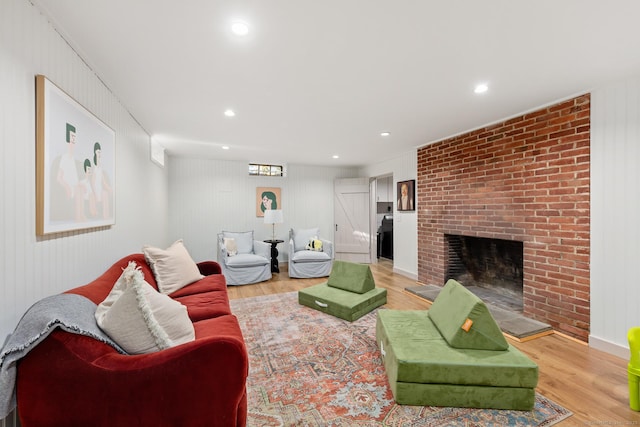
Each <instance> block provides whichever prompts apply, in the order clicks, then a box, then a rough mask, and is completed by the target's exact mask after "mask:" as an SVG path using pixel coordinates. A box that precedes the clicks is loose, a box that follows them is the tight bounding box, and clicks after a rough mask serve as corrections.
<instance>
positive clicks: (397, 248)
mask: <svg viewBox="0 0 640 427" xmlns="http://www.w3.org/2000/svg"><path fill="white" fill-rule="evenodd" d="M361 173H362V175H363V176H369V177H378V176H386V175H393V180H392V181H393V182H392V183H391V187H392V191H393V197H392V198H391V200H392V201H394V203H393V209H394V211H393V271H394V272H396V273H399V274H402V275H404V276H407V277H410V278H413V279H415V280H417V279H418V209H419V208H420V206H416V210H415V211H413V212H398V210H397V209H398V206H397V203H396V202H395V200H397V199H398V195H397V194H396V187H397V183H398V181H406V180H409V179H416V176H417V173H418V153H417V150H410V151H407V152H405V153H402V154H400V155H398V156H397V157H394V158H392V159H385V160H383V161H381V162H379V163H376V164H373V165H369V166H367V167H365V168H362V170H361ZM416 191H418V183H417V181H416ZM415 200H417V197H415Z"/></svg>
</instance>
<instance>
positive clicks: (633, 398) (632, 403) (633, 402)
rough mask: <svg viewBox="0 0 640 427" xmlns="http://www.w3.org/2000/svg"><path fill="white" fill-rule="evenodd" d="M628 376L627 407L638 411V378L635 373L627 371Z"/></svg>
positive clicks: (639, 395) (639, 408)
mask: <svg viewBox="0 0 640 427" xmlns="http://www.w3.org/2000/svg"><path fill="white" fill-rule="evenodd" d="M628 376H629V407H631V409H633V410H634V411H640V390H639V387H638V382H639V380H640V378H638V376H637V375H635V374H632V373H631V372H629V373H628Z"/></svg>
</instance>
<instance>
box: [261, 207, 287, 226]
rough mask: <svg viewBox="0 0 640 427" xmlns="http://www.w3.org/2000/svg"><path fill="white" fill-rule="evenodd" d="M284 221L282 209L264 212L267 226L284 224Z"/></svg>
mask: <svg viewBox="0 0 640 427" xmlns="http://www.w3.org/2000/svg"><path fill="white" fill-rule="evenodd" d="M283 221H284V219H283V217H282V210H281V209H273V210H271V209H270V210H266V211H264V223H265V224H282V222H283Z"/></svg>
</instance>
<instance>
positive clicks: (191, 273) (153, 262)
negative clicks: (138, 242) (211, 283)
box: [142, 239, 204, 295]
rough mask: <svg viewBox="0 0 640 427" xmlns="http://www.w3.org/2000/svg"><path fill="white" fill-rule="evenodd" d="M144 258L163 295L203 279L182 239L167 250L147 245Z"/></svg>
mask: <svg viewBox="0 0 640 427" xmlns="http://www.w3.org/2000/svg"><path fill="white" fill-rule="evenodd" d="M142 251H143V252H144V256H145V258H146V260H147V262H148V263H149V265H150V266H151V269H152V270H153V274H154V275H155V278H156V282H157V283H158V289H160V292H162V293H163V294H167V295H168V294H170V293H173V292H175V291H177V290H178V289H180V288H182V287H184V286H186V285H188V284H190V283H193V282H195V281H197V280H200V279H202V278H203V277H204V276H203V275H202V274H200V270H198V265H197V264H196V263H195V262H194V261H193V259H192V258H191V255H189V252H188V251H187V248H185V247H184V244H183V243H182V239H180V240H177V241H176V242H174V243H173V244H172V245H171V246H169V247H168V248H167V249H160V248H154V247H152V246H149V245H146V246H144V247H143V248H142Z"/></svg>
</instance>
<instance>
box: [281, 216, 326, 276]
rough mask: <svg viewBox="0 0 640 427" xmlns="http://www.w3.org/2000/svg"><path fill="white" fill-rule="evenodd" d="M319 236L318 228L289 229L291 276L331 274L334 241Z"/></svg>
mask: <svg viewBox="0 0 640 427" xmlns="http://www.w3.org/2000/svg"><path fill="white" fill-rule="evenodd" d="M318 236H319V234H318V229H317V228H309V229H299V230H295V229H291V230H289V277H297V278H310V277H325V276H329V275H330V274H331V267H332V265H333V242H331V241H329V240H326V239H321V238H319V237H318ZM314 241H315V242H316V243H315V244H314ZM317 241H319V242H321V244H320V243H318V242H317Z"/></svg>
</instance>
